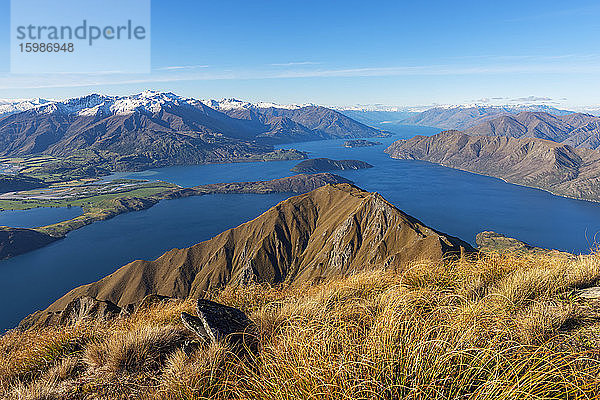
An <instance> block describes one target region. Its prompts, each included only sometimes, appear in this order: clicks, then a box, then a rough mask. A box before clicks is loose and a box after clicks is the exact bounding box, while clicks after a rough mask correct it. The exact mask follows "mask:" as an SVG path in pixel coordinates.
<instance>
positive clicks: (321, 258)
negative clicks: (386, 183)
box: [27, 184, 473, 325]
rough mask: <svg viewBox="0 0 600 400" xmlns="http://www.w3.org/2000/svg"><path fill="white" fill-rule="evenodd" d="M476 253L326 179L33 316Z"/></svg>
mask: <svg viewBox="0 0 600 400" xmlns="http://www.w3.org/2000/svg"><path fill="white" fill-rule="evenodd" d="M461 247H462V249H463V250H466V251H472V250H473V249H472V248H471V246H470V245H469V244H468V243H466V242H463V241H462V240H460V239H457V238H454V237H451V236H447V235H444V234H442V233H439V232H437V231H435V230H433V229H431V228H429V227H427V226H425V225H423V224H422V223H421V222H420V221H418V220H416V219H415V218H413V217H411V216H409V215H406V214H404V213H403V212H402V211H400V210H398V209H397V208H395V207H394V206H393V205H391V204H390V203H388V202H387V201H386V200H384V199H383V198H382V197H381V196H380V195H379V194H377V193H369V192H365V191H363V190H361V189H359V188H357V187H355V186H352V185H349V184H339V185H327V186H324V187H321V188H319V189H316V190H314V191H312V192H310V193H307V194H303V195H300V196H296V197H292V198H290V199H287V200H285V201H283V202H281V203H279V204H278V205H276V206H275V207H273V208H271V209H269V210H268V211H266V212H265V213H264V214H262V215H261V216H259V217H257V218H255V219H254V220H252V221H249V222H246V223H245V224H242V225H240V226H238V227H237V228H234V229H230V230H228V231H226V232H223V233H221V234H220V235H218V236H216V237H214V238H213V239H210V240H207V241H205V242H202V243H199V244H196V245H194V246H192V247H190V248H186V249H173V250H171V251H168V252H167V253H165V254H163V255H162V256H161V257H159V258H158V259H156V260H155V261H142V260H138V261H134V262H132V263H130V264H127V265H125V266H124V267H122V268H120V269H119V270H117V271H116V272H115V273H113V274H111V275H109V276H107V277H105V278H103V279H101V280H100V281H98V282H95V283H92V284H89V285H85V286H81V287H78V288H76V289H73V290H72V291H71V292H69V293H68V294H67V295H65V296H64V297H62V298H60V299H59V300H57V301H56V302H55V303H53V304H52V305H51V306H50V307H49V308H48V309H47V310H46V311H44V312H38V313H36V314H34V315H32V316H30V317H29V318H28V322H27V325H36V324H42V325H43V324H44V321H46V320H49V319H52V315H53V314H54V313H56V312H60V311H61V310H63V309H64V308H65V307H66V306H67V305H68V304H69V303H70V302H71V301H73V300H75V299H77V298H80V297H86V296H87V297H92V298H95V299H97V300H102V301H110V302H112V303H114V304H116V305H118V306H120V307H124V306H127V305H129V304H137V303H139V302H140V301H141V300H142V299H143V298H144V297H145V296H147V295H149V294H158V295H161V296H168V297H178V298H185V297H188V296H191V297H201V296H202V295H203V294H204V293H205V292H206V291H207V290H208V289H211V288H215V287H220V286H223V285H224V284H228V283H233V284H244V283H248V282H252V281H256V282H267V283H271V284H276V283H280V282H288V283H301V282H306V281H310V280H314V279H322V278H328V277H334V276H343V275H348V274H351V273H354V272H357V271H361V270H365V269H370V268H374V267H385V268H394V267H400V266H402V265H404V264H405V263H407V262H411V261H415V260H420V259H440V258H442V257H443V256H444V255H446V254H450V253H460V252H461Z"/></svg>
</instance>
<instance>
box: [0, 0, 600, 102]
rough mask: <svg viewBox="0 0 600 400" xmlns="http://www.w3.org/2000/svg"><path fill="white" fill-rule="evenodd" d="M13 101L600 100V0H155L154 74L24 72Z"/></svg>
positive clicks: (3, 31)
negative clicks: (111, 97)
mask: <svg viewBox="0 0 600 400" xmlns="http://www.w3.org/2000/svg"><path fill="white" fill-rule="evenodd" d="M0 8H1V12H0V52H2V53H3V54H5V56H4V57H0V98H23V97H46V98H64V97H69V96H76V95H83V94H87V93H90V92H102V93H109V94H130V93H134V92H139V91H141V90H144V89H156V90H169V91H173V92H176V93H179V94H182V95H186V96H193V97H198V98H222V97H236V98H242V99H246V100H251V101H257V100H265V101H276V102H282V103H290V102H314V103H320V104H340V105H342V104H356V103H361V104H367V103H383V104H395V105H418V104H433V103H465V102H475V101H483V100H485V99H494V100H492V101H496V102H503V103H510V102H511V101H518V100H517V99H519V98H527V97H530V96H533V97H534V98H539V101H545V102H552V103H557V104H560V105H565V106H582V105H593V104H600V97H599V93H600V2H599V1H597V0H595V1H570V2H564V1H537V0H533V1H531V0H526V1H523V0H520V1H513V0H509V1H498V2H493V1H490V2H488V1H459V0H457V1H422V2H416V1H370V2H367V1H326V0H319V1H313V0H302V1H285V2H284V1H260V0H254V1H227V0H219V1H216V0H215V1H206V0H175V1H174V0H153V1H152V73H151V74H143V75H124V74H118V73H117V74H104V75H65V76H44V75H40V76H16V75H10V74H9V73H8V70H9V60H8V53H9V46H10V44H9V25H10V23H9V22H10V21H9V1H8V0H0Z"/></svg>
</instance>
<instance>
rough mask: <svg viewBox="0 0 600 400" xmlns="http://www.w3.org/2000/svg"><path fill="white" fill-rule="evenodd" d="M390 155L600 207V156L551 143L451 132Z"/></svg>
mask: <svg viewBox="0 0 600 400" xmlns="http://www.w3.org/2000/svg"><path fill="white" fill-rule="evenodd" d="M385 152H386V153H387V154H389V155H390V156H391V157H393V158H398V159H409V160H422V161H429V162H433V163H436V164H440V165H443V166H446V167H451V168H456V169H461V170H464V171H469V172H474V173H477V174H482V175H488V176H493V177H497V178H501V179H503V180H505V181H507V182H510V183H515V184H518V185H523V186H529V187H534V188H539V189H543V190H546V191H549V192H551V193H554V194H557V195H560V196H565V197H571V198H575V199H582V200H591V201H600V151H595V150H589V149H575V148H573V147H571V146H568V145H564V144H559V143H556V142H552V141H549V140H542V139H535V138H523V139H516V138H512V137H507V136H470V135H466V134H464V133H461V132H458V131H446V132H442V133H439V134H437V135H434V136H431V137H425V136H415V137H413V138H411V139H409V140H399V141H396V142H394V143H393V144H392V145H391V146H390V147H388V148H387V149H386V150H385Z"/></svg>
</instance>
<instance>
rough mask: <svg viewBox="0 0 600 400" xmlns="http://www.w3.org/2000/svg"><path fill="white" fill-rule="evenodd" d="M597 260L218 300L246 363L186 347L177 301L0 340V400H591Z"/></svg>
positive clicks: (349, 281)
mask: <svg viewBox="0 0 600 400" xmlns="http://www.w3.org/2000/svg"><path fill="white" fill-rule="evenodd" d="M599 281H600V258H599V257H598V256H596V255H590V256H582V257H579V258H577V259H573V258H568V257H565V256H563V255H560V254H548V255H540V254H537V255H515V254H480V255H477V256H474V257H473V258H470V259H464V260H462V261H446V262H430V261H424V262H421V263H416V264H413V265H411V266H410V267H408V268H406V269H404V270H402V271H371V272H365V273H361V274H357V275H354V276H350V277H344V278H339V279H337V280H331V281H327V282H322V283H319V284H315V285H304V286H301V287H298V286H294V287H283V286H282V287H277V288H271V287H267V286H261V285H253V286H248V287H239V288H234V287H230V288H227V289H225V290H223V291H221V292H219V293H215V294H214V295H213V296H212V297H213V299H214V300H216V301H219V302H221V303H224V304H228V305H231V306H234V307H238V308H241V309H242V310H244V311H245V312H246V313H248V315H250V316H251V318H252V319H253V320H254V321H255V322H256V324H257V326H258V332H259V342H260V351H259V352H258V354H256V355H252V356H248V355H245V356H238V355H236V354H235V353H234V352H233V351H231V349H230V348H228V347H227V346H226V345H225V344H219V345H211V346H208V345H203V344H202V345H201V344H197V345H195V346H189V345H186V344H184V343H186V341H189V340H190V339H192V337H191V336H189V333H187V332H186V331H185V330H184V329H183V328H182V325H181V323H180V322H179V314H180V313H181V312H182V311H187V312H193V302H192V301H190V300H188V301H168V302H164V303H161V304H158V305H154V306H149V307H147V308H144V309H143V310H140V311H138V312H136V313H134V314H133V315H132V316H130V317H128V318H126V319H120V320H116V321H113V322H105V323H90V322H80V323H78V324H77V325H75V326H72V327H67V328H47V329H42V330H35V331H27V332H21V333H20V332H11V333H9V334H7V335H5V336H4V337H2V338H0V398H15V399H16V398H23V399H59V398H60V399H92V398H107V399H108V398H110V399H118V398H140V399H204V398H215V399H265V400H266V399H269V400H270V399H282V400H283V399H286V400H293V399H360V398H364V399H400V398H402V399H593V398H599V396H598V394H597V393H600V310H599V309H598V307H600V304H595V303H593V301H591V300H582V299H579V298H578V297H577V296H576V295H575V291H576V289H577V288H581V287H586V286H590V285H594V284H597V283H598V282H599Z"/></svg>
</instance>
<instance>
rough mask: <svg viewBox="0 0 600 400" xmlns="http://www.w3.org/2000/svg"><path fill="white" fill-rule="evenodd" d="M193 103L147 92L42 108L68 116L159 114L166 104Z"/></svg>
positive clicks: (78, 99) (95, 97)
mask: <svg viewBox="0 0 600 400" xmlns="http://www.w3.org/2000/svg"><path fill="white" fill-rule="evenodd" d="M192 103H193V101H192V100H191V99H187V98H184V97H180V96H177V95H175V94H173V93H171V92H166V93H163V92H157V91H152V90H146V91H143V92H141V93H138V94H134V95H131V96H107V95H100V94H90V95H87V96H83V97H76V98H72V99H67V100H64V101H59V102H53V103H49V104H47V105H45V106H42V107H40V112H43V113H55V112H58V113H62V114H68V115H72V114H74V115H80V116H86V115H87V116H93V115H110V114H112V115H127V114H132V113H134V112H136V111H146V112H151V113H156V112H159V111H160V110H161V109H162V107H163V106H165V105H166V104H174V105H178V106H179V105H183V104H188V105H191V104H192Z"/></svg>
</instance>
